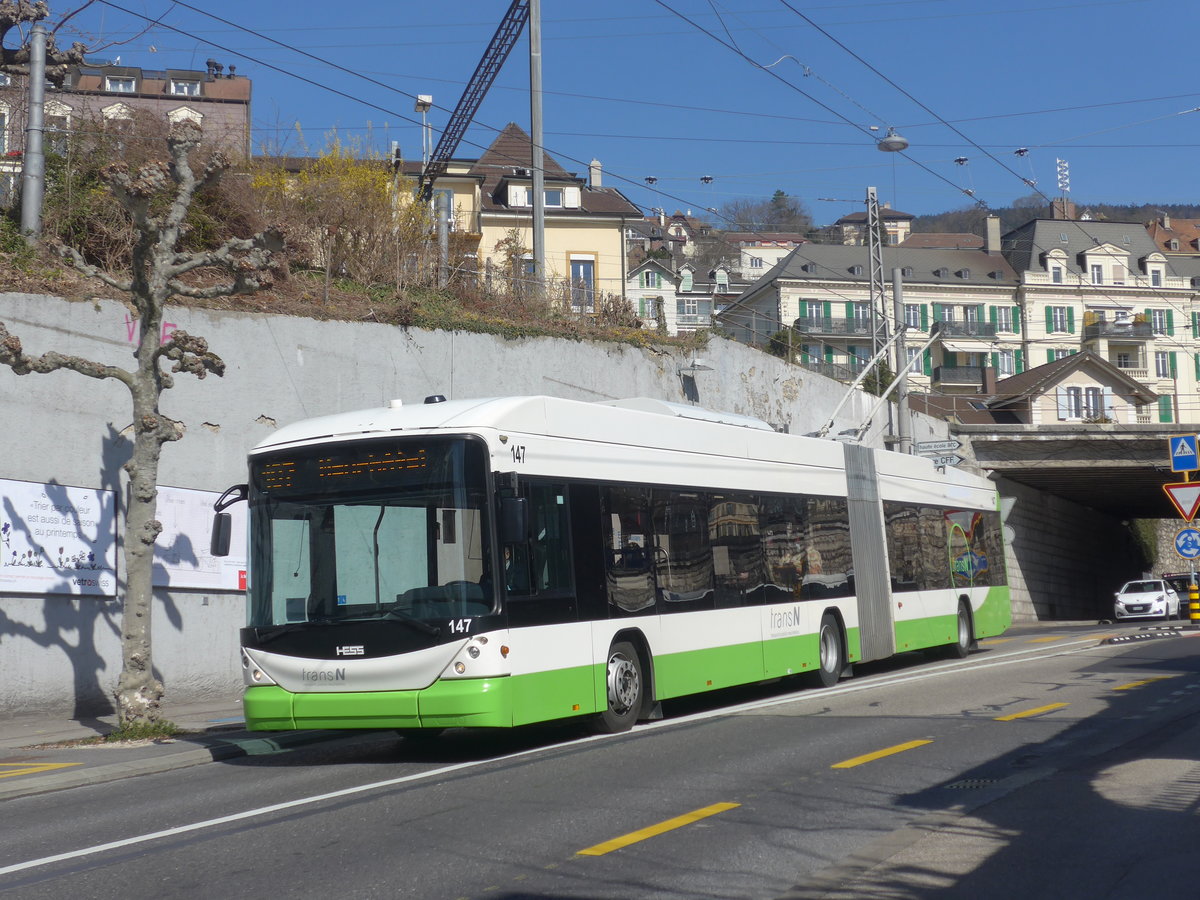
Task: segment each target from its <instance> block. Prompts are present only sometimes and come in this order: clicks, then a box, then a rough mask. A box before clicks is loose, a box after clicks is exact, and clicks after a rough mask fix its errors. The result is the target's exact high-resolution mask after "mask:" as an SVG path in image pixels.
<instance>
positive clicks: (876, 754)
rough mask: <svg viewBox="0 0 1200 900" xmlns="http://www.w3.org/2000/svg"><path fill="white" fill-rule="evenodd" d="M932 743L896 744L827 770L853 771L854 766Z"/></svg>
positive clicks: (912, 742)
mask: <svg viewBox="0 0 1200 900" xmlns="http://www.w3.org/2000/svg"><path fill="white" fill-rule="evenodd" d="M932 743H933V741H909V742H908V743H907V744H897V745H896V746H895V747H887V748H886V749H883V750H876V751H875V752H874V753H864V754H863V755H862V756H856V757H854V759H846V760H842V762H840V763H834V764H833V765H832V766H830V767H829V768H831V769H853V768H854V767H855V766H861V765H862V764H863V763H869V762H873V761H875V760H877V759H883V758H884V757H885V756H891V755H893V754H895V753H903V752H904V751H905V750H912V749H913V748H914V747H924V746H925V745H926V744H932Z"/></svg>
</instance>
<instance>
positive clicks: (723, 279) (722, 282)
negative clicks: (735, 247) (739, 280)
mask: <svg viewBox="0 0 1200 900" xmlns="http://www.w3.org/2000/svg"><path fill="white" fill-rule="evenodd" d="M717 292H718V293H721V294H728V293H729V273H728V272H726V271H725V270H724V269H718V270H717Z"/></svg>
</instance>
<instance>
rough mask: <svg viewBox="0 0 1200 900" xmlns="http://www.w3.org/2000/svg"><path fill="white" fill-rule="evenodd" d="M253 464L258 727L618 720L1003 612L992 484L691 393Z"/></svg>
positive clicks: (420, 424) (507, 410)
mask: <svg viewBox="0 0 1200 900" xmlns="http://www.w3.org/2000/svg"><path fill="white" fill-rule="evenodd" d="M249 462H250V475H249V478H250V480H249V483H248V484H247V485H245V486H242V485H239V486H237V487H235V488H231V489H230V490H229V491H227V492H226V494H225V496H224V497H223V499H222V501H221V502H220V503H218V510H220V509H223V508H224V507H225V506H228V505H229V504H230V503H232V502H234V501H236V500H238V499H242V498H246V499H248V501H249V504H250V517H249V522H250V526H249V529H250V531H249V543H250V551H249V552H250V559H249V585H248V592H249V624H248V626H247V627H246V628H244V629H243V630H242V633H241V638H242V665H243V667H244V680H245V715H246V722H247V725H248V726H249V727H250V728H252V729H257V730H286V729H298V728H396V729H401V730H410V729H444V728H448V727H454V726H467V727H511V726H516V725H522V724H526V723H532V722H545V721H549V720H555V719H564V718H568V717H583V716H588V717H592V718H593V721H594V722H595V724H596V725H597V726H599V727H600V728H601V729H602V730H606V731H621V730H624V729H627V728H629V727H631V726H632V725H633V724H634V722H636V721H638V720H639V719H649V718H655V717H657V716H658V715H660V714H661V713H660V707H659V704H660V702H661V701H663V700H666V699H669V698H673V697H681V696H685V695H689V694H697V693H700V692H704V691H713V690H719V689H721V688H727V687H731V686H733V685H741V684H748V683H752V682H761V681H767V680H770V679H777V678H781V677H785V676H790V675H796V674H801V673H813V678H814V680H819V681H820V682H821V683H822V684H824V685H826V686H831V685H833V684H835V683H836V682H837V680H838V679H839V678H840V677H842V676H843V675H844V674H848V673H849V670H850V667H851V666H852V665H853V664H854V663H859V662H865V661H868V660H875V659H882V658H884V657H888V656H891V655H893V654H895V653H898V652H904V651H909V650H918V649H923V648H932V647H945V648H946V649H947V652H949V653H951V654H958V655H966V654H967V653H968V652H970V650H971V648H972V647H973V645H974V643H975V642H976V641H977V640H978V639H979V638H981V637H985V636H989V635H995V634H999V633H1000V632H1002V631H1003V630H1004V629H1005V628H1006V627H1007V626H1008V624H1009V622H1010V618H1011V616H1010V605H1009V595H1008V588H1007V586H1006V584H1005V577H1004V563H1003V556H1004V554H1003V548H1002V546H1001V527H1000V517H999V514H998V512H997V497H996V492H995V490H994V488H993V487H992V485H991V484H990V482H988V481H987V480H986V479H984V478H980V477H976V476H973V475H969V474H966V473H962V472H958V471H954V470H946V471H941V470H938V469H935V468H934V466H933V465H932V464H931V463H930V461H928V460H925V459H921V458H918V457H913V456H906V455H901V454H897V453H891V452H887V451H877V450H872V449H870V448H866V447H863V446H860V445H857V444H843V443H839V442H835V441H830V440H817V439H813V438H805V437H798V436H792V435H787V434H778V433H776V432H775V431H773V430H772V429H771V428H770V427H769V426H768V425H766V424H765V423H763V422H760V421H758V420H755V419H750V418H746V417H742V416H735V415H726V414H722V413H714V412H709V411H707V410H703V409H700V408H698V407H695V406H686V405H681V404H672V403H664V402H660V401H655V400H644V399H635V400H628V401H617V402H609V403H585V402H578V401H571V400H560V399H556V398H552V397H511V398H503V399H481V400H457V401H445V400H444V399H443V398H441V397H431V398H428V399H427V400H426V402H425V403H422V404H416V405H404V404H402V403H400V402H393V403H391V404H389V405H388V406H387V407H383V408H379V409H373V410H367V411H364V412H357V413H346V414H340V415H332V416H327V417H324V418H318V419H312V420H309V421H304V422H300V423H297V424H294V425H290V426H287V427H284V428H281V429H280V430H279V431H278V432H277V433H276V434H275V435H273V436H272V437H271V438H270V439H269V440H267V441H264V442H263V443H261V444H260V445H259V446H258V447H256V448H255V449H254V450H253V451H252V453H251V454H250V461H249ZM227 515H228V514H226V513H219V514H218V516H217V522H216V525H215V526H214V540H213V545H214V552H217V553H220V552H222V548H221V544H222V543H224V544H225V546H226V548H227V546H228V531H227V528H226V527H224V526H225V524H226V522H227ZM223 520H224V521H223Z"/></svg>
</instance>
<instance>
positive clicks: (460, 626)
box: [449, 619, 471, 634]
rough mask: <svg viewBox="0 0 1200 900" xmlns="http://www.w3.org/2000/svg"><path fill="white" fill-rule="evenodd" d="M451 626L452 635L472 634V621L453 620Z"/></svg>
mask: <svg viewBox="0 0 1200 900" xmlns="http://www.w3.org/2000/svg"><path fill="white" fill-rule="evenodd" d="M449 624H450V633H451V634H470V632H471V620H470V619H451V620H450V623H449Z"/></svg>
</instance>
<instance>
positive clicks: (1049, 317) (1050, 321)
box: [1046, 306, 1054, 334]
mask: <svg viewBox="0 0 1200 900" xmlns="http://www.w3.org/2000/svg"><path fill="white" fill-rule="evenodd" d="M1053 330H1054V307H1053V306H1047V307H1046V334H1049V333H1050V332H1052V331H1053Z"/></svg>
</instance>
